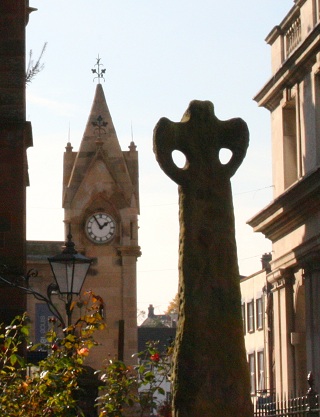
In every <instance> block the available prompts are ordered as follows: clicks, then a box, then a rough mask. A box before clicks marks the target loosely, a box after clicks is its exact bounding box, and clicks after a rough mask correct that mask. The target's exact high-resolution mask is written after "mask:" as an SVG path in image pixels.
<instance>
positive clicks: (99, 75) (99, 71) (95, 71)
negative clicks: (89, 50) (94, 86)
mask: <svg viewBox="0 0 320 417" xmlns="http://www.w3.org/2000/svg"><path fill="white" fill-rule="evenodd" d="M96 59H97V63H96V64H95V65H94V66H95V67H97V69H96V68H92V69H91V71H92V73H93V74H97V76H96V77H94V79H93V81H94V80H95V79H96V78H98V83H99V84H100V80H101V79H103V81H105V79H104V74H105V72H106V70H105V69H102V68H100V67H104V65H103V64H101V63H100V61H101V58H100V57H99V55H98V58H96Z"/></svg>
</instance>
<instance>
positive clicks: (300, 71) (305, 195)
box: [248, 0, 320, 394]
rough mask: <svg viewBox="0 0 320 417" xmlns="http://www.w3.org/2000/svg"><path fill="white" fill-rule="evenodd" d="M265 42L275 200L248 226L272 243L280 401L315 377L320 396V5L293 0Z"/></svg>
mask: <svg viewBox="0 0 320 417" xmlns="http://www.w3.org/2000/svg"><path fill="white" fill-rule="evenodd" d="M266 42H267V43H268V44H269V45H270V46H271V60H272V74H271V78H270V80H269V81H267V83H266V84H265V85H264V86H263V88H262V89H261V90H260V91H259V92H258V93H257V94H256V96H255V97H254V99H255V100H256V102H257V103H258V105H259V106H261V107H265V108H266V109H268V110H269V111H270V115H271V126H272V169H273V184H274V195H273V201H272V202H271V203H270V204H269V205H268V206H267V207H264V208H263V209H262V210H261V211H260V212H259V213H257V214H256V215H255V216H254V217H252V218H251V219H250V220H249V221H248V224H249V225H250V226H251V227H252V228H253V230H254V231H255V232H259V233H263V234H264V235H265V237H266V238H268V239H270V240H271V242H272V260H271V262H270V270H269V271H268V272H266V273H265V275H266V282H267V284H268V286H269V289H268V297H265V300H266V302H265V305H264V312H265V329H266V330H265V341H267V340H269V341H270V342H271V346H268V350H267V351H265V352H264V354H265V372H264V378H265V385H264V386H265V388H267V389H269V390H271V391H273V392H276V393H278V394H283V393H292V392H305V391H306V389H307V383H306V379H307V373H308V372H309V371H312V373H313V376H314V378H315V389H316V390H317V391H318V392H319V391H320V204H319V203H320V1H319V0H295V1H294V5H293V7H292V8H291V10H289V12H288V14H287V15H286V16H285V17H284V19H283V20H282V22H280V24H279V25H277V26H276V27H274V28H273V29H272V31H271V32H270V33H269V35H268V36H267V38H266ZM254 311H255V313H256V310H254ZM271 333H272V337H271V338H270V334H271ZM268 335H269V336H268ZM268 337H269V339H268ZM255 355H256V356H255V361H256V371H257V352H255ZM256 375H257V372H256ZM257 380H258V376H256V381H257Z"/></svg>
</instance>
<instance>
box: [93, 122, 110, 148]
mask: <svg viewBox="0 0 320 417" xmlns="http://www.w3.org/2000/svg"><path fill="white" fill-rule="evenodd" d="M91 124H92V126H94V127H95V129H94V133H96V132H98V137H97V140H96V143H97V144H98V145H99V144H100V145H101V144H102V141H101V132H102V133H104V134H106V133H107V132H106V130H105V129H104V128H105V127H106V126H107V124H108V122H104V121H103V118H102V116H101V115H99V116H98V117H97V121H96V122H92V123H91Z"/></svg>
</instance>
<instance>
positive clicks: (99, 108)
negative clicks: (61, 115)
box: [79, 84, 122, 158]
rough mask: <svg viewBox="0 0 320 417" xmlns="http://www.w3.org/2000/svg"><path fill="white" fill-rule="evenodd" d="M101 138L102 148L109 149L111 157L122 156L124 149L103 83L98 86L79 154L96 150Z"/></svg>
mask: <svg viewBox="0 0 320 417" xmlns="http://www.w3.org/2000/svg"><path fill="white" fill-rule="evenodd" d="M99 120H100V121H99ZM99 125H100V128H99ZM99 139H100V140H101V142H102V148H103V149H104V150H107V151H108V156H109V157H111V158H113V157H121V158H122V151H121V148H120V145H119V141H118V137H117V134H116V130H115V128H114V125H113V121H112V118H111V115H110V111H109V108H108V105H107V102H106V99H105V95H104V92H103V88H102V85H101V84H97V86H96V92H95V96H94V100H93V104H92V107H91V111H90V115H89V118H88V122H87V125H86V128H85V131H84V134H83V138H82V141H81V145H80V148H79V154H81V153H83V152H85V153H86V152H95V151H96V148H97V143H96V142H97V141H98V140H99ZM80 156H81V155H79V157H80Z"/></svg>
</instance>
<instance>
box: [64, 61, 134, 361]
mask: <svg viewBox="0 0 320 417" xmlns="http://www.w3.org/2000/svg"><path fill="white" fill-rule="evenodd" d="M98 62H99V60H98ZM98 78H99V81H100V77H98ZM72 149H73V148H72V146H71V144H70V143H68V144H67V147H66V152H65V154H64V167H63V208H64V212H65V223H66V225H69V224H70V225H71V231H72V236H73V240H74V242H76V247H77V250H78V251H81V252H82V253H84V254H85V255H86V256H89V257H93V258H95V261H94V264H93V267H91V273H89V275H88V277H87V279H86V282H85V290H89V289H92V290H93V291H94V293H95V294H97V295H99V296H101V297H102V298H103V300H104V303H105V308H104V317H105V320H106V324H107V329H106V330H104V331H102V332H101V333H100V334H99V335H98V341H99V342H100V343H101V345H100V346H98V347H96V348H95V349H94V352H95V353H94V355H93V356H92V358H93V359H91V361H90V363H88V364H90V365H91V366H93V367H95V368H97V367H100V366H101V361H102V360H103V359H105V358H107V357H108V356H109V357H110V358H114V357H119V358H120V359H124V360H125V361H127V362H128V361H129V362H130V358H131V355H132V354H133V353H136V352H137V320H136V317H137V311H136V310H137V307H136V306H137V299H136V262H137V258H138V257H139V256H140V247H139V246H138V214H139V180H138V152H137V151H136V146H135V144H134V143H133V142H131V143H130V146H129V150H127V151H122V150H121V148H120V145H119V141H118V138H117V134H116V131H115V128H114V125H113V122H112V118H111V115H110V112H109V109H108V106H107V103H106V99H105V96H104V92H103V88H102V85H101V84H100V83H99V84H97V86H96V92H95V97H94V100H93V105H92V108H91V112H90V115H89V118H88V122H87V125H86V128H85V132H84V135H83V138H82V141H81V144H80V148H79V151H78V152H74V151H72ZM88 359H89V358H88Z"/></svg>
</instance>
